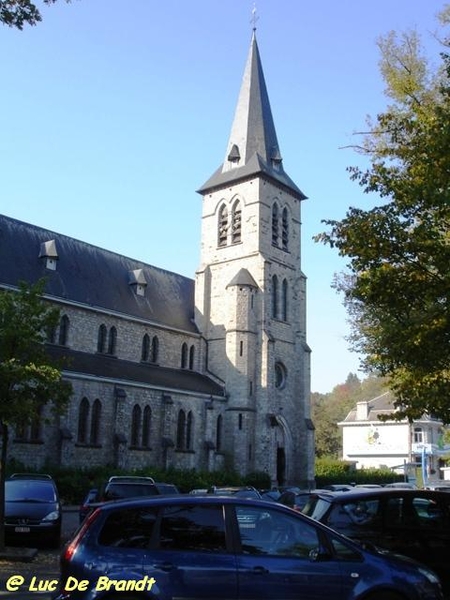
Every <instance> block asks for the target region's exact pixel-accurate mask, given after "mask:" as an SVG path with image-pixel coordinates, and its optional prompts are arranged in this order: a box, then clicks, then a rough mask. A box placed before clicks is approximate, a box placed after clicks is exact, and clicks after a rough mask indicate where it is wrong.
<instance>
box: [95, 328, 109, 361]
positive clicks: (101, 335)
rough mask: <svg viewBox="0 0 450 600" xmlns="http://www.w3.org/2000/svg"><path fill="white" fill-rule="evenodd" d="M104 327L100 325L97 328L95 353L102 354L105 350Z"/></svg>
mask: <svg viewBox="0 0 450 600" xmlns="http://www.w3.org/2000/svg"><path fill="white" fill-rule="evenodd" d="M106 335H107V330H106V325H105V324H104V323H102V324H101V325H100V327H99V328H98V338H97V352H100V353H101V354H103V353H104V352H105V349H106Z"/></svg>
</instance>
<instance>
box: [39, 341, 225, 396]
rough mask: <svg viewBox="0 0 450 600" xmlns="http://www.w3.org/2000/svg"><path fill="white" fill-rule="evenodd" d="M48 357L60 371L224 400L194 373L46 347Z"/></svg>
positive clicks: (221, 392)
mask: <svg viewBox="0 0 450 600" xmlns="http://www.w3.org/2000/svg"><path fill="white" fill-rule="evenodd" d="M47 351H48V354H49V355H50V356H51V357H52V358H53V359H54V360H56V361H58V362H59V361H61V364H62V365H63V371H66V372H68V373H72V374H73V373H80V374H83V375H90V376H94V377H99V378H106V379H113V380H121V381H123V382H124V383H126V382H128V383H133V382H134V383H138V384H140V385H142V384H147V385H150V386H152V387H153V386H154V387H158V388H162V389H166V390H168V391H170V390H180V391H184V392H192V393H198V394H206V395H208V396H210V395H213V396H224V388H223V387H222V386H220V385H218V384H217V383H215V382H214V381H213V380H212V379H209V378H208V377H206V376H205V375H202V374H200V373H197V372H195V371H189V370H186V369H169V368H167V367H160V366H157V365H153V364H150V363H138V362H132V361H128V360H122V359H119V358H115V357H114V356H109V355H107V354H90V353H88V352H80V351H77V350H72V349H70V348H67V347H63V346H52V345H49V346H47Z"/></svg>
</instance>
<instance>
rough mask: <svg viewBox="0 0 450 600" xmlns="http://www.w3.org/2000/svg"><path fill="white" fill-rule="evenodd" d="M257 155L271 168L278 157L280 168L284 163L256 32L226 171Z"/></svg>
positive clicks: (232, 133) (237, 110)
mask: <svg viewBox="0 0 450 600" xmlns="http://www.w3.org/2000/svg"><path fill="white" fill-rule="evenodd" d="M234 147H237V149H238V151H239V154H240V161H239V162H238V163H237V164H236V163H235V161H234V160H230V151H231V150H232V149H233V148H234ZM255 153H257V154H258V155H259V156H260V157H261V158H262V159H263V160H264V161H265V162H267V163H268V164H269V165H270V164H271V161H272V160H273V159H274V158H275V157H276V159H277V161H278V164H279V163H280V162H281V161H280V160H279V157H280V149H279V147H278V140H277V134H276V132H275V125H274V123H273V118H272V111H271V108H270V103H269V96H268V94H267V88H266V82H265V80H264V73H263V70H262V66H261V58H260V55H259V50H258V44H257V43H256V35H255V30H253V34H252V42H251V45H250V52H249V55H248V58H247V64H246V67H245V71H244V76H243V79H242V85H241V91H240V94H239V100H238V103H237V107H236V112H235V115H234V122H233V126H232V128H231V135H230V139H229V142H228V149H227V152H226V155H225V162H224V170H229V169H230V168H231V169H232V168H234V167H235V166H243V165H246V164H247V163H248V162H249V160H250V159H251V158H252V156H253V155H254V154H255Z"/></svg>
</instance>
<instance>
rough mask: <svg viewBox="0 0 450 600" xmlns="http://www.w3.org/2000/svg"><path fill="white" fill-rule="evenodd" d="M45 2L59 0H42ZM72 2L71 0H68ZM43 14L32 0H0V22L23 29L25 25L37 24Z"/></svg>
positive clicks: (49, 2) (67, 0)
mask: <svg viewBox="0 0 450 600" xmlns="http://www.w3.org/2000/svg"><path fill="white" fill-rule="evenodd" d="M42 1H43V3H44V4H54V3H55V2H56V1H57V0H42ZM66 2H70V0H66ZM39 21H42V15H41V13H40V11H39V9H38V8H37V6H36V2H31V0H0V23H3V24H4V25H9V27H16V28H17V29H20V30H22V29H23V27H24V25H36V24H37V23H39Z"/></svg>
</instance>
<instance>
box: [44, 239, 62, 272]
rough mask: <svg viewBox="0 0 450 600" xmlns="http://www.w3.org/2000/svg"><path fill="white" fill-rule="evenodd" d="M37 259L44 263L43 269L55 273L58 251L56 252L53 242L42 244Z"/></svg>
mask: <svg viewBox="0 0 450 600" xmlns="http://www.w3.org/2000/svg"><path fill="white" fill-rule="evenodd" d="M39 258H42V259H43V260H44V263H45V268H46V269H49V270H50V271H56V263H57V261H58V258H59V257H58V251H57V250H56V242H55V240H48V241H47V242H42V244H41V248H40V252H39Z"/></svg>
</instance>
